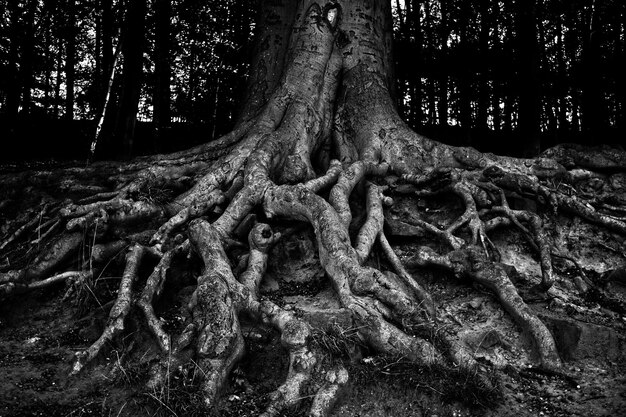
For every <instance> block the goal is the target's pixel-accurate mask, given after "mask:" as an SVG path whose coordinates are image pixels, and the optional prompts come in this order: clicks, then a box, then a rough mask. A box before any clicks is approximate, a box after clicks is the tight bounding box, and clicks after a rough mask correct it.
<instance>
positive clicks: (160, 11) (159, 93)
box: [152, 0, 171, 150]
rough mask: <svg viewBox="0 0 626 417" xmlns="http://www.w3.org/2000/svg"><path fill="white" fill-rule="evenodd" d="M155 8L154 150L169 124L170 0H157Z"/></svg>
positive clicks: (157, 147)
mask: <svg viewBox="0 0 626 417" xmlns="http://www.w3.org/2000/svg"><path fill="white" fill-rule="evenodd" d="M155 8H156V30H155V31H156V41H155V78H156V80H155V85H154V96H153V99H152V101H153V106H154V109H153V114H152V123H153V125H154V144H153V148H154V150H158V149H159V147H160V143H161V141H162V140H163V137H162V136H163V130H164V129H167V127H168V126H169V124H170V76H171V69H170V59H169V55H170V46H169V45H170V39H169V36H170V0H158V1H156V3H155Z"/></svg>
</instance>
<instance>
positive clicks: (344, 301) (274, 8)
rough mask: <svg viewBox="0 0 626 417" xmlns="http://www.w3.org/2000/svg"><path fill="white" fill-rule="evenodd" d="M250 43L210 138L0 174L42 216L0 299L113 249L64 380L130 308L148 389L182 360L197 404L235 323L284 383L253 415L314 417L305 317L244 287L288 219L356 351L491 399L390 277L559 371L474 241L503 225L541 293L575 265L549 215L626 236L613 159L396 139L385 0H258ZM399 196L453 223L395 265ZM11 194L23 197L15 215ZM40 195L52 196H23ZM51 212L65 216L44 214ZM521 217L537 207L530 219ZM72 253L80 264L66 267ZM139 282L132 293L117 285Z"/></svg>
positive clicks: (216, 379)
mask: <svg viewBox="0 0 626 417" xmlns="http://www.w3.org/2000/svg"><path fill="white" fill-rule="evenodd" d="M256 29H257V33H256V36H257V41H258V43H257V48H256V54H255V57H254V58H253V61H252V62H253V66H252V69H251V72H250V76H249V84H248V90H247V97H246V100H245V102H244V103H243V107H242V111H241V114H240V116H239V119H238V120H239V121H238V123H237V125H236V126H235V127H234V129H233V130H232V131H231V132H230V133H228V134H226V135H224V136H223V137H221V138H220V139H219V140H217V141H213V142H208V143H206V144H202V145H200V146H197V147H195V148H192V149H189V150H185V151H180V152H177V153H173V154H169V155H157V156H151V157H142V158H138V159H135V160H132V161H128V162H99V163H96V164H93V165H90V166H88V167H85V168H81V169H76V168H71V169H67V170H59V171H57V175H58V177H57V181H56V182H51V180H50V176H49V175H47V174H46V173H36V172H35V173H33V172H28V173H25V174H19V175H17V174H14V173H13V174H11V175H8V176H5V177H4V178H3V180H2V187H3V191H4V194H3V195H6V196H7V197H5V198H4V199H3V201H2V202H0V207H4V208H5V210H6V207H13V208H15V204H20V201H21V202H22V203H23V204H26V203H28V204H30V205H31V206H33V207H37V213H38V214H39V213H40V209H39V205H38V204H36V203H35V201H37V202H40V203H45V206H44V208H43V209H42V210H43V212H42V213H41V215H37V216H29V212H28V211H24V212H22V214H21V215H19V216H17V215H16V216H14V217H12V218H11V219H10V220H9V221H8V225H7V227H6V229H7V230H9V231H7V233H6V234H5V235H4V237H3V238H2V241H1V243H0V250H2V251H5V252H6V251H8V250H10V251H11V253H15V252H16V251H17V253H20V248H21V247H20V246H19V244H20V242H22V241H23V240H24V239H25V238H26V237H27V236H28V234H29V233H31V232H32V233H34V234H35V235H37V236H38V239H42V241H41V243H43V242H46V245H44V246H42V247H43V249H42V250H41V252H39V254H38V255H37V256H36V257H35V258H27V257H22V258H21V259H22V263H21V264H19V263H18V262H17V261H15V262H11V264H10V265H11V268H5V271H4V272H2V273H0V291H1V293H2V294H3V297H5V298H7V297H17V296H19V294H20V293H23V292H27V291H29V290H34V289H41V288H45V287H49V286H53V285H57V284H59V283H62V282H65V283H68V284H70V288H73V289H74V291H75V292H77V293H78V292H79V291H80V290H81V288H92V287H89V286H90V285H91V286H93V285H95V284H94V283H95V280H94V277H95V275H96V274H97V273H98V271H100V270H102V269H103V268H105V267H106V265H107V263H108V262H109V261H110V260H111V259H112V258H114V256H115V254H117V253H118V252H119V251H120V250H122V249H124V248H128V249H127V250H126V252H125V253H126V255H125V260H124V263H123V267H122V270H121V271H120V272H121V280H120V283H119V288H118V291H117V295H116V297H115V298H114V299H113V301H112V302H111V305H110V313H109V319H108V322H107V324H106V326H105V328H104V330H103V331H102V333H101V335H100V337H99V338H98V339H97V340H95V341H94V342H93V343H92V344H91V346H90V347H88V348H87V349H85V350H83V351H81V352H79V353H78V354H77V355H76V358H75V361H74V363H73V366H72V374H73V375H77V374H79V373H82V372H87V371H88V369H89V367H90V365H92V364H94V363H96V362H97V361H98V360H99V359H101V358H102V354H103V351H105V350H106V349H108V346H109V343H110V342H114V341H115V340H116V339H117V338H118V337H120V336H121V335H122V334H123V333H124V332H125V329H126V324H127V321H128V320H129V318H130V317H129V316H130V315H131V312H132V311H135V309H138V311H141V312H143V317H144V319H143V323H144V324H145V325H146V327H147V329H148V330H149V332H150V333H151V334H152V335H153V336H154V343H155V345H156V346H158V348H157V350H158V351H159V355H152V356H151V357H149V358H145V357H144V358H143V360H144V361H147V362H145V364H146V366H150V369H151V370H150V375H149V378H148V381H147V385H148V386H149V387H152V388H155V387H159V386H162V385H163V384H166V383H167V381H168V380H169V379H168V378H169V375H170V372H177V371H179V372H181V373H182V374H184V372H185V370H186V369H189V368H188V367H187V365H188V364H190V363H193V364H194V367H193V368H194V369H197V368H199V369H200V370H201V374H202V375H203V382H202V391H203V395H204V398H205V401H206V404H207V406H209V407H211V406H213V405H214V404H215V401H216V399H217V398H219V393H220V392H221V390H222V389H223V387H224V385H225V383H226V382H227V380H228V376H229V374H230V373H231V371H233V369H234V367H235V366H236V364H237V363H238V361H239V360H240V359H241V358H242V356H243V355H244V353H245V343H244V335H243V332H242V326H241V321H242V320H244V319H250V318H252V320H256V321H259V322H263V323H267V324H270V325H272V326H274V327H275V328H276V329H278V331H280V332H281V333H282V344H283V346H284V347H285V348H286V349H287V351H288V354H289V370H288V373H287V375H286V379H285V381H284V383H283V384H282V385H281V386H280V387H278V388H277V389H276V391H275V392H274V393H273V394H272V395H271V399H270V401H269V404H268V406H267V410H266V412H265V413H264V414H263V415H277V414H278V413H279V412H281V410H284V409H286V408H289V407H292V406H294V405H297V404H298V403H300V402H301V400H302V399H303V397H305V395H304V392H305V391H306V392H308V393H312V397H313V399H312V401H311V402H310V409H311V415H327V414H328V413H329V411H330V410H331V408H332V405H333V402H334V400H335V399H336V397H337V394H338V392H339V391H340V389H341V387H342V386H343V385H345V383H346V382H347V380H348V377H349V375H348V372H347V370H346V367H345V366H344V364H343V363H342V362H341V361H338V360H331V359H329V354H328V350H327V349H326V350H325V349H324V348H323V347H322V346H320V345H319V344H316V343H313V341H312V334H313V332H314V331H315V329H314V327H313V325H312V324H311V323H310V322H308V321H307V320H306V318H302V317H300V316H299V315H297V314H295V313H294V311H293V310H289V309H284V308H282V307H281V302H280V301H277V300H276V299H274V298H269V297H265V296H262V294H261V293H260V291H259V286H260V284H261V282H262V279H263V275H264V272H265V270H266V267H267V263H268V256H269V253H270V249H271V247H272V245H274V244H275V243H276V242H277V241H278V240H279V239H280V238H281V234H280V233H275V232H274V231H273V229H272V227H271V226H274V228H281V229H282V230H283V232H285V233H286V234H288V233H291V232H290V228H293V227H295V226H294V225H295V224H305V225H308V227H310V228H311V229H312V231H313V232H314V235H315V247H316V250H317V255H318V257H319V262H320V264H321V266H322V267H323V269H324V271H325V274H326V277H327V279H328V280H330V282H331V283H332V288H333V289H334V293H335V295H336V297H337V299H338V301H339V303H340V304H341V306H342V311H343V313H344V314H345V316H344V318H345V319H346V320H347V321H349V322H350V323H352V326H353V327H352V328H353V329H355V333H356V334H357V336H356V339H355V340H358V345H359V346H361V345H363V346H367V347H368V348H369V349H374V350H375V351H378V352H381V353H384V354H387V355H390V356H394V357H404V358H407V359H408V360H410V361H413V362H416V363H421V364H426V365H431V366H440V367H441V369H443V370H444V371H449V372H452V371H451V368H453V367H460V368H463V369H477V370H478V372H477V373H475V374H473V375H475V377H476V378H477V379H479V380H481V381H483V383H484V384H485V385H487V386H488V385H489V381H488V380H486V378H483V376H484V374H483V373H482V371H481V369H482V368H481V365H480V364H479V363H478V362H477V361H476V359H475V358H474V357H473V356H472V355H471V353H470V352H469V351H467V350H466V349H464V348H463V347H462V346H461V345H459V344H457V343H455V340H454V334H451V333H448V332H446V331H445V329H442V328H439V327H438V312H437V303H436V300H434V299H433V296H432V295H431V294H430V293H429V291H427V289H426V287H425V285H424V283H423V281H422V280H421V279H420V275H419V274H418V275H417V276H413V275H412V274H410V273H409V272H408V270H407V267H406V265H405V263H406V264H410V265H412V266H413V267H415V268H417V269H418V271H425V270H428V269H429V268H438V269H439V270H443V271H447V272H448V273H449V274H451V276H456V277H464V278H467V279H470V280H472V281H474V282H476V283H477V284H480V285H481V286H483V287H486V288H487V289H489V290H490V291H492V292H493V293H494V294H495V295H496V297H497V298H498V300H499V301H500V303H501V304H502V306H503V308H504V309H505V310H506V311H507V312H508V313H509V314H510V315H511V316H512V318H513V319H514V320H515V321H516V323H517V324H518V325H519V327H520V328H521V329H523V331H524V332H525V334H527V335H528V337H529V338H530V340H531V341H532V344H533V346H534V349H535V353H536V357H537V363H536V366H537V367H538V368H539V369H541V370H543V372H549V373H557V374H558V373H559V372H563V370H562V369H561V365H562V363H561V358H560V356H559V353H558V351H557V348H556V344H555V341H554V338H553V336H552V334H551V333H550V331H549V330H548V328H547V327H546V325H545V324H544V323H543V322H542V321H541V320H540V319H539V318H538V317H537V315H536V314H535V313H534V312H533V311H532V310H531V309H530V308H529V307H528V306H527V305H526V303H525V302H524V300H523V299H522V297H521V296H520V295H519V293H518V291H517V289H516V286H515V284H514V283H513V278H514V276H515V275H516V273H515V268H513V267H512V266H511V265H507V264H505V263H503V262H502V259H500V256H499V250H498V247H497V246H496V245H495V244H494V243H493V242H492V240H491V239H490V237H489V235H490V233H491V232H492V231H493V229H495V228H496V227H508V228H511V229H515V230H520V231H521V233H522V235H523V236H524V237H525V238H527V240H528V245H529V248H530V250H532V251H534V252H535V253H536V255H537V259H538V263H539V265H540V268H541V277H540V280H539V281H540V284H539V287H540V289H541V290H542V291H548V290H549V289H551V288H552V287H553V286H554V283H555V271H554V268H553V265H552V257H553V256H556V257H559V258H565V259H570V260H571V261H572V262H574V263H576V261H575V260H573V259H571V256H569V255H568V253H567V252H566V248H565V247H561V246H557V245H556V244H555V242H554V240H553V239H554V236H553V235H552V234H551V233H549V230H550V227H551V225H552V224H553V223H552V221H553V220H551V219H554V218H555V217H554V216H555V214H554V213H555V212H556V211H559V212H561V211H564V212H567V213H569V214H571V215H574V216H578V217H580V218H582V219H584V220H585V221H588V222H591V223H594V224H596V225H597V226H598V227H599V228H606V229H608V230H611V231H614V232H616V233H620V234H625V233H626V222H624V220H623V219H621V218H619V217H618V216H616V215H614V214H612V213H613V212H612V211H611V210H623V209H622V208H620V206H621V207H623V205H624V204H626V202H625V201H623V195H624V193H623V187H624V184H623V181H622V182H620V180H619V178H623V177H619V178H618V177H610V176H609V175H610V174H607V172H608V173H614V172H618V171H619V172H622V171H623V170H624V169H625V168H626V158H625V155H624V152H623V151H619V150H616V149H609V148H601V149H595V150H581V149H579V148H577V147H575V146H559V147H556V148H552V149H550V150H548V151H546V152H544V153H543V154H542V155H541V156H540V157H537V158H535V159H516V158H512V157H507V156H497V155H493V154H488V153H480V152H478V151H476V150H475V149H473V148H469V147H453V146H448V145H444V144H442V143H439V142H435V141H433V140H430V139H428V138H426V137H423V136H421V135H419V134H417V133H416V132H414V131H412V130H411V129H410V128H408V126H407V125H406V124H405V123H404V122H403V121H402V120H401V118H400V117H399V115H398V112H397V108H396V100H395V99H396V98H395V97H394V95H393V92H394V91H395V88H394V82H395V81H394V80H395V79H394V75H393V65H392V62H393V61H392V50H391V45H392V39H391V38H392V30H391V29H392V22H391V5H390V4H389V2H388V1H384V0H376V1H369V0H368V1H366V0H351V1H347V0H346V1H330V2H328V3H325V4H318V3H315V2H311V1H303V2H264V3H263V5H262V7H261V13H260V20H259V24H258V25H257V28H256ZM619 175H622V174H619ZM590 178H591V179H593V181H595V182H594V183H603V181H605V180H608V182H606V184H605V185H603V186H602V187H604V188H602V189H604V190H606V194H602V195H595V196H594V199H593V200H589V201H587V200H585V199H584V198H583V197H582V195H579V194H576V193H571V192H570V190H571V188H572V187H574V186H576V185H577V184H578V181H581V180H585V181H586V180H588V179H590ZM400 182H404V183H405V187H409V188H410V189H412V190H413V191H414V192H415V193H416V195H417V196H418V197H419V199H422V200H423V201H429V200H430V199H431V198H437V196H439V195H444V196H454V197H455V198H452V199H450V198H448V199H447V200H445V201H444V203H445V204H446V205H447V206H449V207H450V208H451V209H450V210H448V211H446V212H445V213H444V214H445V216H444V218H442V219H439V220H440V221H442V222H443V223H441V224H439V225H438V224H437V223H436V220H437V219H436V218H435V217H433V215H432V214H428V212H427V211H423V212H420V213H419V214H420V215H419V216H415V218H414V219H413V220H412V221H413V223H414V224H413V227H414V228H417V229H420V230H421V231H422V232H423V235H422V236H424V244H423V245H422V246H420V247H419V248H418V250H416V251H415V252H414V253H413V254H411V256H410V258H409V259H405V262H401V260H400V257H399V255H398V254H397V253H396V251H395V250H394V248H393V246H392V245H391V244H390V242H389V240H388V239H387V231H386V230H387V229H386V228H385V227H384V226H385V215H386V214H388V213H389V211H388V210H386V209H385V207H386V206H387V205H390V204H393V201H392V200H391V199H390V198H389V197H388V196H386V195H385V193H387V194H390V193H393V191H394V189H397V188H396V187H397V186H398V184H399V183H400ZM25 184H28V201H26V200H24V199H22V200H20V199H21V198H22V197H25V195H23V194H21V193H22V190H25V189H26V188H25ZM563 184H569V186H564V185H563ZM44 185H47V186H48V189H47V193H48V194H47V195H53V196H56V198H53V199H50V198H49V197H47V196H46V195H44V194H36V193H35V191H34V190H36V189H37V188H38V187H39V188H41V187H42V186H44ZM50 185H52V186H56V189H53V190H50V189H49V187H50ZM620 187H622V188H620ZM55 193H56V194H55ZM620 193H621V194H620ZM620 195H621V196H622V198H621V199H620V197H619V196H620ZM616 196H617V197H616ZM68 197H69V198H71V199H72V202H71V203H67V201H61V198H63V199H64V198H68ZM33 199H38V200H33ZM520 201H521V202H523V203H524V204H526V205H525V207H526V209H524V208H520V204H521V203H520ZM514 202H517V203H519V204H516V205H514ZM530 202H532V204H535V205H537V207H539V208H538V209H537V210H536V211H533V210H532V209H529V208H528V207H530V206H531V205H532V204H531V203H530ZM455 204H456V206H455ZM459 207H460V208H461V209H460V210H457V209H458V208H459ZM453 208H454V209H453ZM281 225H282V226H281ZM60 226H64V227H62V228H61V227H60ZM285 233H283V236H284V234H285ZM85 236H89V239H85ZM241 240H244V241H245V242H246V243H242V242H241ZM86 245H87V246H88V248H87V249H88V251H89V253H90V256H89V257H88V259H87V260H86V261H85V263H84V264H83V265H81V266H80V268H78V269H70V270H67V265H68V263H69V264H70V265H72V260H74V259H75V256H74V255H75V254H76V253H77V252H79V251H82V250H83V249H84V248H85V246H86ZM242 247H244V248H245V250H244V251H242ZM22 249H23V247H22ZM373 250H376V251H380V252H381V253H382V254H383V255H384V257H385V258H386V265H387V266H386V267H385V266H384V265H383V266H381V265H380V263H377V262H373V260H372V258H371V257H370V255H371V253H372V251H373ZM14 258H17V257H15V256H14ZM185 259H187V260H185ZM14 265H18V267H17V268H16V267H15V266H14ZM181 268H182V269H183V270H187V272H186V273H187V274H192V275H193V276H194V278H195V279H194V280H193V281H194V283H195V284H194V291H193V294H191V296H190V297H189V298H188V299H187V301H188V310H186V311H187V313H185V314H186V319H185V323H184V325H183V326H182V327H179V328H178V330H177V331H176V332H175V333H174V334H170V333H169V332H168V331H166V329H165V328H164V325H163V322H162V321H160V320H159V317H158V308H157V307H156V305H157V301H158V300H159V298H160V297H162V296H164V290H165V289H167V288H170V287H168V281H171V280H172V274H173V273H174V272H175V271H179V270H180V269H181ZM146 269H148V273H146V272H145V270H146ZM382 269H384V271H383V270H382ZM60 271H63V272H60ZM180 274H183V275H184V273H183V272H180ZM144 279H145V281H144ZM139 282H141V283H142V284H143V287H142V288H135V287H137V286H138V284H139ZM85 291H86V290H85ZM327 324H329V325H330V324H331V323H327ZM137 340H138V342H140V341H141V340H140V339H137Z"/></svg>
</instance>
